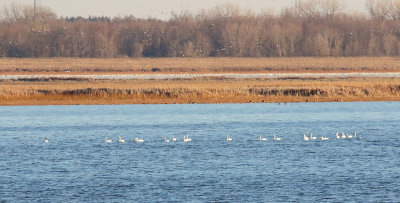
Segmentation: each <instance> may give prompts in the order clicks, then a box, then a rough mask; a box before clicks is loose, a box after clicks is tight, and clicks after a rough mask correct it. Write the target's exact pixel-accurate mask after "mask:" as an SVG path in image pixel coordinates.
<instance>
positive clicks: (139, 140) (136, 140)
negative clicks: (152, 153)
mask: <svg viewBox="0 0 400 203" xmlns="http://www.w3.org/2000/svg"><path fill="white" fill-rule="evenodd" d="M135 142H144V140H142V139H139V138H135Z"/></svg>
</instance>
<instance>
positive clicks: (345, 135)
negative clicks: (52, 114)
mask: <svg viewBox="0 0 400 203" xmlns="http://www.w3.org/2000/svg"><path fill="white" fill-rule="evenodd" d="M319 139H320V140H321V141H327V140H329V138H327V137H324V136H321V137H320V138H319ZM336 139H361V137H360V136H357V133H356V132H354V135H352V134H349V133H346V134H344V133H343V132H342V135H341V136H340V135H339V132H336ZM280 140H281V138H279V137H277V136H276V135H274V137H273V141H280ZM303 140H304V141H310V140H317V137H314V136H313V134H312V133H310V136H309V137H308V136H307V135H306V134H304V135H303ZM134 141H135V142H136V143H142V142H144V140H143V139H140V138H135V139H134ZM164 141H165V142H166V143H169V142H171V141H170V140H169V139H168V138H167V137H164ZM176 141H177V139H176V137H172V142H176ZM191 141H192V139H191V138H190V137H189V135H186V136H184V137H183V142H191ZM226 141H227V142H232V141H233V138H231V137H229V135H227V136H226ZM258 141H264V142H265V141H268V139H267V138H265V137H262V136H261V135H260V136H259V137H258ZM43 142H45V143H48V142H49V139H47V138H46V137H45V138H44V140H43ZM104 142H105V143H112V142H113V141H112V140H111V139H108V137H105V139H104ZM117 142H119V143H124V142H125V140H124V139H122V138H121V136H118V140H117Z"/></svg>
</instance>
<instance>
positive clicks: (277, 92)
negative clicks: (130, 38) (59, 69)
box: [0, 78, 400, 105]
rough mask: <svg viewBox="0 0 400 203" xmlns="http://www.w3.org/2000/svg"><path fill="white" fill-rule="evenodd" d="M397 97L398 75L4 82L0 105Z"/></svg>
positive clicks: (399, 94)
mask: <svg viewBox="0 0 400 203" xmlns="http://www.w3.org/2000/svg"><path fill="white" fill-rule="evenodd" d="M314 101H322V102H324V101H400V79H393V78H386V79H382V78H368V79H366V78H349V79H343V78H331V79H312V78H309V79H285V80H283V79H223V78H202V79H180V80H176V79H175V80H93V81H62V80H61V81H41V82H26V81H2V82H0V105H50V104H142V103H146V104H161V103H251V102H257V103H261V102H314Z"/></svg>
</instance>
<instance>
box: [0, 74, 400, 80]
mask: <svg viewBox="0 0 400 203" xmlns="http://www.w3.org/2000/svg"><path fill="white" fill-rule="evenodd" d="M202 77H226V78H290V77H293V78H321V77H322V78H335V77H336V78H337V77H356V78H374V77H380V78H398V77H400V73H399V72H350V73H204V74H185V73H182V74H101V75H87V74H86V75H69V74H58V75H57V74H50V75H49V74H42V75H0V80H11V79H12V80H17V79H49V78H50V79H52V78H59V79H67V78H86V79H108V80H121V79H123V80H129V79H179V78H180V79H183V78H202Z"/></svg>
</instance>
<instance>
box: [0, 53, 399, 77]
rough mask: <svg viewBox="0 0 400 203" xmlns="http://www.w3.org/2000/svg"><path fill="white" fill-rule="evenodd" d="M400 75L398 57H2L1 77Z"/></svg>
mask: <svg viewBox="0 0 400 203" xmlns="http://www.w3.org/2000/svg"><path fill="white" fill-rule="evenodd" d="M368 71H373V72H388V71H390V72H399V71H400V58H398V57H346V58H333V57H327V58H317V57H303V58H301V57H300V58H108V59H104V58H98V59H95V58H2V59H0V74H14V73H19V74H21V73H24V74H33V73H54V72H57V73H68V74H70V73H88V74H90V73H96V74H99V73H110V72H113V73H182V72H185V73H221V72H368Z"/></svg>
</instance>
